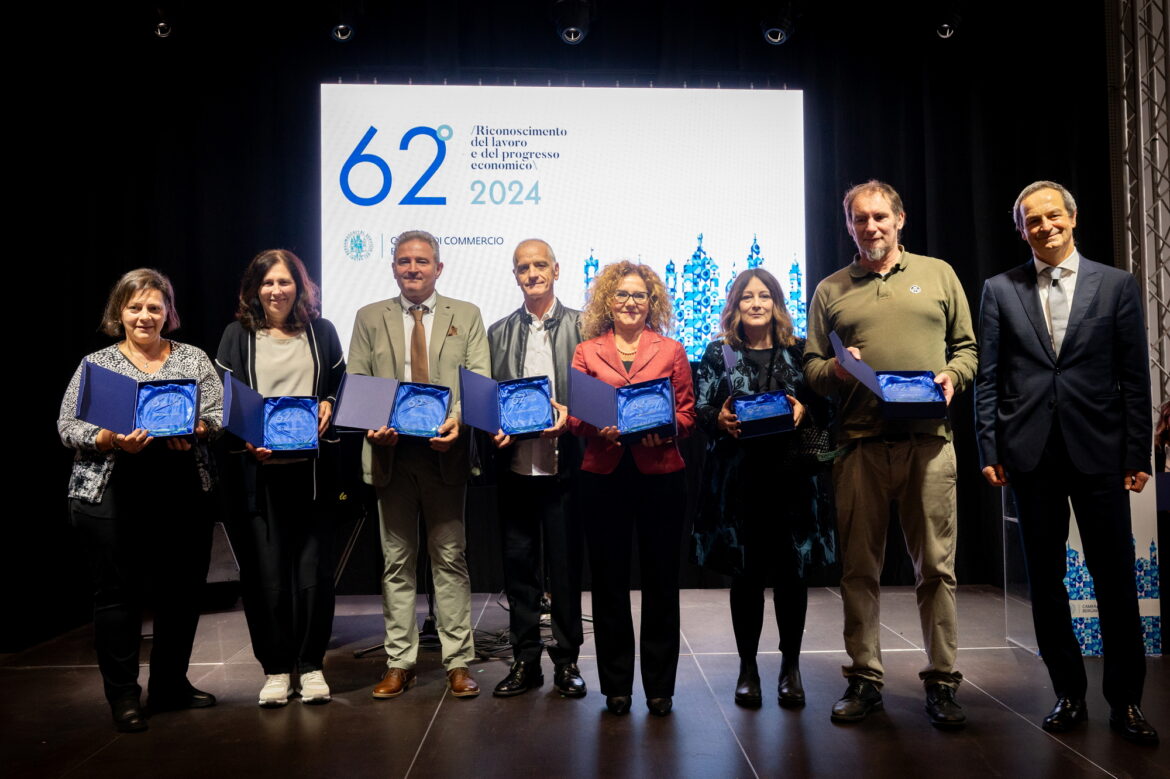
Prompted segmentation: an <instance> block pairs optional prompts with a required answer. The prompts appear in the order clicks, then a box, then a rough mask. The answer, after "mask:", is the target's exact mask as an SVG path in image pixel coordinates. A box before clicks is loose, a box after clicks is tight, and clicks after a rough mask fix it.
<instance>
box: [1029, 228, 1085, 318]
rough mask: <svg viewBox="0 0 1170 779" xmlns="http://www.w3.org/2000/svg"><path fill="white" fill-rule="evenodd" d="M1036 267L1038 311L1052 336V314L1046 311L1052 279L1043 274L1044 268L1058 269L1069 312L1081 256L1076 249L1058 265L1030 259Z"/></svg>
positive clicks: (1033, 258)
mask: <svg viewBox="0 0 1170 779" xmlns="http://www.w3.org/2000/svg"><path fill="white" fill-rule="evenodd" d="M1032 262H1033V263H1034V264H1035V265H1036V291H1037V292H1039V293H1040V309H1041V310H1042V311H1043V312H1044V326H1045V327H1047V328H1048V335H1049V336H1051V335H1052V312H1051V311H1050V310H1049V309H1048V290H1050V289H1052V277H1051V276H1049V275H1048V274H1047V273H1045V272H1044V269H1045V268H1060V286H1061V287H1063V288H1064V296H1065V298H1066V299H1067V300H1068V307H1069V310H1070V311H1071V310H1072V301H1073V292H1075V291H1076V288H1077V275H1078V271H1080V269H1081V255H1080V252H1078V251H1077V250H1076V249H1073V253H1072V254H1070V255H1069V256H1068V257H1066V258H1065V260H1064V262H1062V263H1060V265H1049V264H1048V263H1046V262H1044V260H1041V259H1038V258H1036V257H1035V256H1033V257H1032Z"/></svg>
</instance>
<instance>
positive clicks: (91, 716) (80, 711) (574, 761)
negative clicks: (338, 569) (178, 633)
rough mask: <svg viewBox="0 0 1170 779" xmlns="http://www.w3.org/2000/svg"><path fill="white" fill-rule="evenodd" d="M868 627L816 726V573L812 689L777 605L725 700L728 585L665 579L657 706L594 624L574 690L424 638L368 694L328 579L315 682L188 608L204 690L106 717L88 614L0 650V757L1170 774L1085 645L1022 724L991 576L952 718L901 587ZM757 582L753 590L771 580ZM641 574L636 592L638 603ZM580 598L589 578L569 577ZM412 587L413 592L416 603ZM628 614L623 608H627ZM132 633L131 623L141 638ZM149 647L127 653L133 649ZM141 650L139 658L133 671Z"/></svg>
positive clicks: (500, 623) (363, 665) (828, 600)
mask: <svg viewBox="0 0 1170 779" xmlns="http://www.w3.org/2000/svg"><path fill="white" fill-rule="evenodd" d="M882 595H883V597H882V601H883V605H884V607H885V608H884V611H883V625H884V631H883V635H882V642H883V646H884V659H885V663H886V686H885V688H884V691H883V693H884V699H885V711H884V712H881V713H878V714H875V715H872V716H871V717H870V718H869V719H867V720H866V721H865V722H863V723H860V724H857V725H850V726H842V725H834V724H832V723H831V722H830V721H829V709H830V707H831V706H832V704H833V702H834V701H835V700H836V699H837V698H838V697H839V696H840V694H841V693H842V692H843V691H844V689H845V682H844V680H843V679H842V677H841V671H840V666H841V664H842V662H844V660H845V654H844V652H843V651H842V650H841V623H842V617H841V604H840V598H839V596H838V594H837V591H836V590H834V589H816V590H814V591H812V592H811V593H810V596H809V617H808V629H807V632H806V635H805V640H804V655H803V657H802V659H801V668H802V672H803V675H804V683H805V689H806V693H807V696H808V706H807V707H806V708H804V709H802V710H794V711H793V710H784V709H781V708H780V707H779V706H778V705H777V704H776V699H775V695H774V694H770V693H772V691H774V689H775V688H774V684H775V679H776V675H777V674H778V673H779V667H780V656H779V654H778V653H777V652H776V651H775V647H776V641H777V635H776V627H775V621H774V619H773V618H772V617H771V615H770V614H769V616H768V617H767V618H766V620H765V627H764V636H763V638H762V640H761V649H763V650H765V651H762V652H761V654H760V666H761V676H762V677H763V679H764V691H765V698H764V701H765V702H764V706H763V707H762V708H761V709H758V710H751V709H743V708H740V707H738V706H736V705H735V703H734V702H733V699H732V692H733V688H734V686H735V680H736V675H737V673H738V658H737V656H736V654H735V646H734V641H733V639H732V635H731V621H730V615H729V613H728V607H727V591H726V590H687V591H684V592H683V595H682V642H681V652H682V657H681V658H680V661H679V672H678V685H677V690H676V693H675V698H674V706H675V708H674V713H673V714H672V715H671V716H669V717H665V718H657V717H652V716H650V715H649V714H648V713H647V711H646V707H645V701H644V699H643V697H642V696H641V691H640V690H639V689H638V686H639V682H637V681H635V695H634V707H633V711H632V713H631V714H630V715H629V716H625V717H614V716H611V715H609V714H607V713H605V703H604V698H603V697H602V696H601V694H600V691H599V690H598V685H597V666H596V662H595V660H594V656H593V653H594V648H593V641H592V636H591V635H590V634H589V633H590V626H589V625H588V624H587V625H586V641H585V646H584V647H583V649H582V655H581V662H580V666H581V671H582V674H583V675H584V677H585V680H586V682H587V683H588V685H589V695H588V696H587V697H585V698H584V699H579V700H568V699H563V698H560V697H559V696H557V695H556V694H555V693H552V692H550V690H551V684H550V683H551V676H552V666H551V664H550V663H549V661H548V658H547V655H546V656H545V661H544V662H545V678H546V684H545V686H544V687H543V688H542V689H541V690H535V691H532V692H529V693H527V694H525V695H521V696H518V697H515V698H510V699H498V698H493V697H491V694H490V691H491V688H492V687H493V686H494V685H495V684H496V682H498V681H499V680H500V679H501V678H502V677H503V676H504V675H505V673H506V671H507V663H506V662H502V661H498V660H495V661H484V662H480V663H477V664H475V665H474V666H473V668H472V670H473V672H474V673H475V677H476V679H477V680H478V681H479V683H480V686H481V687H482V688H483V690H484V692H483V694H482V695H480V697H479V698H475V699H464V700H456V699H454V698H452V697H450V696H449V695H447V694H446V691H445V677H444V674H443V671H442V667H441V664H440V662H439V656H438V652H437V650H429V649H425V650H423V651H422V653H421V654H420V661H419V667H418V672H419V682H418V685H417V686H416V687H414V688H413V689H411V690H409V691H408V692H406V693H405V694H403V695H402V696H401V697H400V698H397V699H394V700H389V701H378V700H374V699H373V698H371V697H370V689H371V687H372V686H373V685H374V683H375V682H376V681H377V680H378V679H379V678H380V677H381V674H382V672H383V669H384V662H385V656H384V655H382V654H381V653H380V652H378V653H376V654H375V655H371V656H369V657H365V658H361V659H356V658H354V657H353V650H355V649H358V648H361V647H364V646H367V645H370V644H373V643H378V642H380V641H381V633H382V608H381V602H380V600H379V599H378V598H377V597H375V596H358V597H342V598H339V599H338V604H337V618H336V620H335V622H334V630H333V640H332V643H331V649H330V652H329V655H328V657H327V659H326V667H325V671H326V678H327V679H328V681H329V684H330V687H331V688H332V691H333V702H332V703H329V704H327V705H323V706H305V705H302V704H301V703H300V701H299V700H297V699H293V700H290V701H289V705H288V706H286V707H284V708H282V709H260V708H258V707H257V705H256V695H257V692H258V691H259V689H260V686H261V683H262V681H263V676H262V673H261V670H260V666H259V665H258V664H257V663H256V661H255V658H254V657H253V656H252V652H251V646H250V644H249V642H248V632H247V627H246V626H245V624H244V615H243V612H242V611H240V610H239V609H238V608H237V609H236V610H233V611H227V612H219V613H212V614H205V615H204V616H203V618H202V620H201V621H200V624H199V634H198V637H197V639H196V644H195V653H194V657H193V658H192V664H191V669H190V673H189V678H190V679H191V681H192V683H194V684H195V685H196V686H197V687H199V688H201V689H204V690H208V691H210V692H213V693H215V695H216V696H217V697H218V698H219V704H218V705H217V706H216V707H215V708H213V709H205V710H200V711H183V712H176V713H170V714H161V715H158V716H156V717H154V718H152V719H151V720H150V730H149V731H148V732H146V733H142V734H133V735H119V734H117V733H115V732H114V731H113V729H112V727H111V726H110V722H109V710H108V708H107V707H106V704H105V701H104V699H103V698H102V692H101V681H100V678H99V676H98V672H97V668H96V666H95V665H94V657H93V651H92V649H91V646H90V644H91V638H92V634H91V631H90V629H89V628H80V629H78V630H75V631H72V632H70V633H68V634H66V635H64V636H61V637H59V638H56V639H54V640H52V641H50V642H48V643H46V644H43V645H41V646H38V647H35V648H33V649H30V650H28V651H25V652H21V653H19V654H15V655H8V656H6V657H3V658H2V659H0V684H2V685H3V690H4V691H5V694H4V695H3V702H2V703H0V734H2V735H0V739H2V741H3V744H2V746H0V766H2V767H0V773H2V774H3V775H4V776H6V777H18V776H19V777H24V776H69V777H87V776H102V777H109V776H165V777H176V776H177V777H185V776H191V777H208V776H211V777H237V776H264V777H269V776H305V777H319V776H320V777H323V776H338V777H364V776H378V777H405V776H420V777H421V776H452V777H469V776H475V777H489V776H501V777H503V776H507V777H518V776H524V777H527V776H533V777H544V776H548V777H564V776H572V777H578V776H579V777H590V776H639V777H646V776H662V777H752V776H759V777H766V776H793V777H800V776H818V777H822V776H823V777H836V776H848V777H863V776H865V777H869V776H891V777H893V776H897V777H905V776H931V777H948V778H949V777H988V776H1009V777H1032V776H1036V777H1062V779H1071V777H1081V776H1134V777H1160V776H1170V753H1168V752H1167V750H1168V749H1170V744H1163V745H1162V746H1161V747H1160V748H1149V747H1139V746H1135V745H1132V744H1129V743H1127V742H1125V741H1123V740H1122V739H1121V738H1119V737H1118V736H1116V735H1115V734H1113V733H1112V732H1111V731H1110V730H1109V727H1108V723H1107V717H1108V707H1107V705H1106V703H1105V701H1104V698H1103V697H1102V695H1101V692H1100V682H1101V670H1102V669H1101V663H1100V661H1099V660H1095V659H1089V660H1088V661H1087V665H1088V673H1089V684H1090V690H1089V696H1088V705H1089V715H1090V721H1089V722H1088V723H1087V725H1086V726H1084V727H1083V728H1081V729H1080V730H1079V731H1077V732H1074V733H1071V734H1064V735H1061V736H1054V735H1050V734H1048V733H1045V732H1044V731H1043V730H1041V729H1040V727H1039V723H1040V720H1041V718H1042V717H1043V716H1044V715H1045V714H1046V713H1047V712H1048V710H1049V709H1050V708H1051V706H1052V703H1053V694H1052V691H1051V689H1050V687H1049V683H1048V675H1047V673H1046V672H1045V670H1044V666H1043V664H1042V663H1041V662H1040V660H1039V659H1038V658H1037V657H1035V656H1034V655H1032V654H1030V653H1028V652H1026V651H1023V650H1021V649H1018V648H1013V647H1012V646H1009V645H1008V644H1007V642H1006V641H1005V640H1004V636H1003V632H1004V631H1003V624H1004V619H1003V595H1002V592H1001V591H1000V590H998V589H995V588H991V587H963V588H960V592H959V625H960V633H959V639H960V647H961V650H960V653H959V667H960V670H962V672H963V674H964V676H965V677H966V682H965V683H964V684H963V686H962V688H961V689H960V691H959V702H960V703H962V704H963V706H964V709H965V711H966V712H967V716H968V721H969V724H968V726H967V727H966V728H965V729H963V730H961V731H959V732H955V733H946V732H941V731H938V730H935V729H934V728H932V727H931V726H930V724H929V722H928V721H927V718H926V715H925V714H924V712H923V693H922V685H921V683H920V682H919V681H918V676H917V673H918V671H919V669H920V668H921V667H922V665H923V663H924V656H923V654H922V651H921V649H920V646H921V633H920V630H919V626H918V617H917V611H916V609H915V605H914V594H913V591H912V590H911V589H910V588H886V589H884V590H883V593H882ZM769 600H770V596H769ZM637 604H638V594H637V593H634V605H635V609H636V608H637ZM472 605H473V611H472V615H473V619H474V620H475V622H476V626H477V628H478V629H479V630H480V631H485V632H498V631H500V630H501V629H504V628H506V625H507V614H506V613H505V611H504V610H503V608H502V607H501V606H500V605H499V599H498V596H497V595H496V594H477V595H474V596H473V604H472ZM583 606H584V610H585V612H586V613H587V614H588V613H589V594H588V593H585V596H584V603H583ZM421 608H425V602H421V600H420V609H421ZM636 623H637V617H636V615H635V624H636ZM146 646H147V647H148V646H149V645H148V644H147V645H146ZM144 656H145V655H144ZM1147 667H1148V676H1147V680H1146V689H1145V702H1144V706H1143V709H1144V711H1145V713H1146V715H1147V716H1148V717H1149V718H1150V721H1151V722H1152V723H1153V724H1154V726H1155V727H1157V728H1160V731H1161V735H1162V737H1163V739H1166V740H1168V741H1170V684H1168V682H1170V667H1168V665H1167V660H1166V659H1165V658H1150V659H1149V660H1148V661H1147ZM145 676H146V668H145V667H144V668H143V677H144V678H143V679H142V682H143V685H144V686H145Z"/></svg>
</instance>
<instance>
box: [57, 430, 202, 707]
mask: <svg viewBox="0 0 1170 779" xmlns="http://www.w3.org/2000/svg"><path fill="white" fill-rule="evenodd" d="M164 446H165V444H164V443H163V442H162V441H156V442H154V443H153V444H151V446H150V447H148V448H147V449H146V450H144V451H143V452H142V453H140V454H137V455H131V454H119V455H118V462H117V463H116V465H115V468H114V471H113V473H112V475H111V477H110V482H109V484H108V485H107V486H106V490H105V493H104V495H103V498H102V501H101V503H98V504H91V503H85V502H84V501H79V500H73V501H70V511H71V515H72V522H73V527H74V528H75V530H76V532H77V534H78V536H79V538H80V540H81V543H82V545H83V546H84V547H85V551H86V554H87V556H88V558H89V564H90V569H91V572H92V576H93V583H94V595H93V600H94V606H93V627H94V648H95V649H96V651H97V658H98V667H99V668H100V669H101V673H102V681H103V684H104V687H105V693H106V699H107V700H108V701H110V702H111V703H113V702H115V701H117V700H118V699H120V698H124V697H128V696H133V697H137V696H139V695H140V694H141V692H142V688H141V687H140V686H139V685H138V653H139V647H140V644H141V638H142V614H143V609H144V608H146V607H148V606H149V607H151V608H152V610H153V613H154V639H153V641H152V643H151V651H150V683H149V685H150V692H151V694H154V695H164V696H165V695H167V694H172V693H178V692H182V691H184V690H185V689H187V686H188V682H187V666H188V664H189V663H190V661H191V647H192V645H193V644H194V642H195V629H196V627H197V626H198V624H199V593H200V591H201V589H202V587H203V584H204V582H205V581H206V579H207V565H208V562H209V559H210V556H211V527H212V522H211V519H210V513H209V501H208V500H207V497H206V496H205V495H204V493H202V492H201V490H200V488H199V486H198V481H197V480H198V476H197V474H196V470H195V463H194V460H193V458H192V457H191V453H190V452H170V451H165V452H159V451H154V449H155V448H157V449H162V448H163V447H164ZM184 455H186V456H184ZM131 458H141V459H139V460H137V461H135V460H133V459H131ZM148 458H149V459H150V460H151V461H152V462H149V463H146V462H144V461H145V460H147V459H148Z"/></svg>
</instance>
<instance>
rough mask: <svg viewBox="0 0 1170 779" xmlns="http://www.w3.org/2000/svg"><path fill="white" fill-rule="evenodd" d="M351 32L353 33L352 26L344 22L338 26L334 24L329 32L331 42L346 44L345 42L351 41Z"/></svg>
mask: <svg viewBox="0 0 1170 779" xmlns="http://www.w3.org/2000/svg"><path fill="white" fill-rule="evenodd" d="M353 32H354V31H353V27H352V26H350V25H348V24H346V23H345V22H341V23H340V24H335V25H334V26H333V29H332V30H330V31H329V34H330V35H332V36H333V40H335V41H337V42H338V43H346V42H347V41H351V40H353Z"/></svg>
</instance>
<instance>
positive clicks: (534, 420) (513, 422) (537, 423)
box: [496, 376, 553, 439]
mask: <svg viewBox="0 0 1170 779" xmlns="http://www.w3.org/2000/svg"><path fill="white" fill-rule="evenodd" d="M496 399H497V402H498V404H499V408H500V429H501V430H503V431H504V432H505V433H507V434H508V435H510V436H512V437H513V438H517V439H524V438H535V437H536V436H539V435H540V431H541V430H546V429H548V428H550V427H552V426H553V408H552V385H551V383H550V382H549V380H548V377H547V376H538V377H536V378H531V379H512V380H510V381H501V382H500V383H499V387H498V388H497V394H496Z"/></svg>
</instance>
